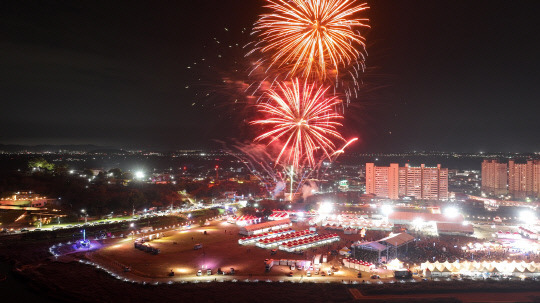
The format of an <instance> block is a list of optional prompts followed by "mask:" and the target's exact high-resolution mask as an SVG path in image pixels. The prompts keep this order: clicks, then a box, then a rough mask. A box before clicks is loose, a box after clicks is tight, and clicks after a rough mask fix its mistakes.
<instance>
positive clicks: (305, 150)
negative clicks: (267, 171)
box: [251, 79, 345, 170]
mask: <svg viewBox="0 0 540 303" xmlns="http://www.w3.org/2000/svg"><path fill="white" fill-rule="evenodd" d="M326 91H327V88H323V87H316V85H314V84H307V83H304V84H303V85H301V84H300V83H299V81H298V79H295V80H293V81H292V83H290V84H288V83H285V82H282V83H278V85H277V89H269V90H268V91H267V95H268V97H269V101H268V102H264V103H259V104H257V107H258V109H259V112H260V113H262V114H263V115H264V116H265V117H264V118H262V119H259V120H255V121H252V122H251V124H254V125H262V126H265V127H266V128H269V130H267V131H266V132H265V133H263V134H262V135H260V136H258V137H257V138H255V141H268V143H267V144H268V145H271V144H272V143H277V144H281V145H282V147H281V151H280V152H279V155H278V156H277V159H276V163H279V164H281V165H283V166H290V165H292V166H293V167H294V168H295V170H298V169H299V168H300V167H302V166H303V165H308V166H310V167H315V165H316V155H317V154H318V155H321V156H322V157H324V158H328V159H331V157H332V155H334V153H335V151H336V150H335V149H336V145H335V144H334V142H333V140H336V139H337V140H339V141H345V139H343V137H342V136H341V134H340V133H339V132H338V131H337V128H338V127H339V126H341V123H339V122H338V120H340V119H342V118H343V117H342V116H341V115H339V114H338V113H336V112H335V110H334V107H335V106H336V105H337V104H339V103H340V102H341V101H340V100H339V99H337V98H336V97H330V98H327V97H325V93H326Z"/></svg>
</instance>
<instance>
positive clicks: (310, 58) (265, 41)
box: [248, 0, 369, 86]
mask: <svg viewBox="0 0 540 303" xmlns="http://www.w3.org/2000/svg"><path fill="white" fill-rule="evenodd" d="M267 2H268V3H269V4H268V5H267V6H266V7H267V8H269V9H271V10H272V11H271V13H268V14H264V15H262V16H261V17H260V19H259V20H258V21H257V22H256V23H255V27H254V32H253V33H254V34H255V35H256V36H257V37H258V41H257V42H256V43H255V44H254V45H255V47H254V49H253V50H252V51H251V52H249V53H248V55H249V54H251V53H253V52H255V51H259V52H260V54H261V55H262V58H261V59H259V60H258V61H257V62H256V63H255V67H256V68H257V67H261V68H264V69H265V71H266V72H269V74H270V79H281V80H287V79H292V78H295V77H301V78H303V79H308V80H310V81H318V82H320V83H325V84H328V81H326V80H331V82H333V83H336V82H337V80H338V78H339V77H340V76H341V75H340V74H342V73H345V72H346V73H349V74H350V75H351V77H352V79H353V81H354V84H355V86H358V82H356V78H357V77H358V74H359V72H360V70H361V69H363V67H364V53H365V52H364V50H365V44H364V41H365V39H364V37H363V36H362V35H361V34H360V32H359V31H358V29H359V28H361V27H368V25H367V24H366V22H367V21H368V19H362V18H357V17H356V15H357V13H359V12H361V11H364V10H366V9H368V8H369V7H368V6H367V4H365V3H364V4H357V3H356V1H355V0H267ZM351 67H352V69H353V71H351ZM282 74H284V75H285V76H284V77H280V76H279V75H282ZM276 75H277V76H276Z"/></svg>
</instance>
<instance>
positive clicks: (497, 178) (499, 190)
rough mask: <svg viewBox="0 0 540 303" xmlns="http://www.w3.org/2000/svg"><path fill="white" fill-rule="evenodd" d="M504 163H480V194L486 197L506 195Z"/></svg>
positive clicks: (492, 161) (493, 161)
mask: <svg viewBox="0 0 540 303" xmlns="http://www.w3.org/2000/svg"><path fill="white" fill-rule="evenodd" d="M506 187H507V167H506V163H499V161H497V160H484V162H482V192H483V193H485V194H487V195H496V196H499V195H506V193H507V188H506Z"/></svg>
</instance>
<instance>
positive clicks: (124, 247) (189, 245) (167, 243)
mask: <svg viewBox="0 0 540 303" xmlns="http://www.w3.org/2000/svg"><path fill="white" fill-rule="evenodd" d="M292 228H293V229H295V230H296V231H299V230H304V229H307V228H308V226H307V225H305V224H302V223H299V224H297V223H295V224H293V226H292ZM205 231H206V233H207V234H206V235H205V234H204V232H205ZM159 232H163V234H164V236H163V237H162V238H159V239H155V240H152V241H151V242H148V243H149V244H150V245H151V246H152V247H154V248H158V249H159V250H160V253H159V254H157V255H153V254H151V253H148V252H144V251H141V250H138V249H135V248H134V239H136V237H131V236H130V237H127V238H123V239H122V238H120V239H118V238H117V239H108V240H106V242H105V243H104V245H103V247H102V248H100V249H99V250H96V251H93V252H89V253H87V254H86V258H88V259H90V260H91V261H93V262H95V263H97V264H100V265H101V266H103V267H105V268H107V269H109V270H111V271H113V272H115V273H117V274H118V275H120V276H122V277H126V278H128V279H131V280H148V279H151V281H160V282H167V281H179V280H199V279H200V280H201V281H203V280H208V279H209V278H211V279H212V280H217V279H220V280H232V279H238V280H243V279H252V280H254V279H258V280H261V281H262V280H272V281H276V280H283V281H290V280H293V281H294V280H306V279H309V280H314V282H315V281H317V282H325V281H329V282H330V281H332V282H334V281H336V282H337V281H339V282H341V280H344V281H345V280H347V281H351V282H352V280H354V281H358V282H361V281H362V280H368V279H369V276H370V275H371V273H367V272H362V278H358V277H357V273H358V271H355V270H350V269H346V268H343V267H342V263H341V261H340V258H339V255H328V262H327V263H323V264H322V265H321V273H322V271H323V270H324V271H327V270H328V269H330V268H331V267H332V266H334V267H335V268H338V269H339V270H338V271H337V272H335V273H334V274H333V275H332V276H330V277H329V276H322V275H321V274H319V275H315V274H314V273H313V272H312V275H311V277H307V272H306V271H305V270H297V269H296V270H293V271H292V272H293V276H292V277H289V276H288V274H289V273H290V272H291V269H290V268H289V266H282V265H279V266H278V265H275V266H274V267H273V268H272V269H271V270H270V271H269V272H266V270H265V263H264V262H265V259H274V260H280V259H288V260H312V259H313V257H314V256H315V255H317V254H325V253H326V254H327V253H329V252H330V251H331V250H339V249H341V248H342V247H343V246H347V247H348V246H349V244H350V243H351V241H357V240H359V237H360V236H359V235H344V233H343V232H342V231H341V232H337V233H338V235H339V236H340V241H339V242H334V243H331V244H329V245H326V246H319V247H314V248H312V249H309V250H307V251H305V252H304V254H295V253H288V252H285V251H281V250H277V252H276V253H275V254H274V255H272V254H271V250H269V249H263V248H259V247H257V246H255V245H240V244H238V239H239V238H241V235H239V233H238V232H239V227H238V226H236V225H234V224H231V223H227V222H226V221H213V222H211V224H210V225H209V226H202V227H194V228H191V229H185V230H183V229H178V228H176V229H171V230H165V231H159ZM318 232H319V234H324V233H328V231H325V230H318ZM198 243H200V244H202V249H199V250H195V249H194V245H195V244H198ZM126 266H127V267H130V268H131V271H130V272H124V271H123V267H126ZM218 268H221V270H222V271H225V272H229V271H230V269H231V268H234V270H235V272H236V273H235V274H234V275H217V270H218ZM199 269H202V270H203V275H202V276H197V271H198V270H199ZM206 269H212V275H211V276H208V275H207V274H206ZM171 271H173V272H174V276H173V277H171V276H169V273H170V272H171ZM377 274H379V275H380V276H381V278H383V279H384V278H389V277H390V276H391V274H388V273H386V276H385V275H384V273H381V272H378V273H377Z"/></svg>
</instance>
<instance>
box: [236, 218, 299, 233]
mask: <svg viewBox="0 0 540 303" xmlns="http://www.w3.org/2000/svg"><path fill="white" fill-rule="evenodd" d="M291 225H292V223H291V220H289V219H284V220H276V221H270V222H264V223H259V224H253V225H248V226H243V227H242V228H240V231H239V233H240V234H241V235H246V236H251V235H255V234H259V233H264V232H267V231H269V230H274V229H282V228H286V227H290V226H291Z"/></svg>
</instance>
